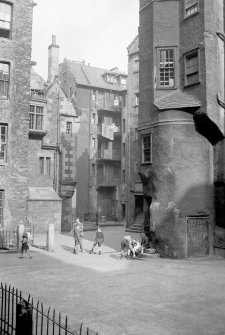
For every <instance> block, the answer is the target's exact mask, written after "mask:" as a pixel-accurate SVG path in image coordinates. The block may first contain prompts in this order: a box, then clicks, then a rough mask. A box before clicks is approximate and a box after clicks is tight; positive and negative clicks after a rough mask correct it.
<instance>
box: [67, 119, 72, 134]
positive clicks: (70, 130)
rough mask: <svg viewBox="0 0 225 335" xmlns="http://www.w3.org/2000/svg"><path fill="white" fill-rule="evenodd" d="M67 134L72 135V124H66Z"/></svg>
mask: <svg viewBox="0 0 225 335" xmlns="http://www.w3.org/2000/svg"><path fill="white" fill-rule="evenodd" d="M66 134H67V135H72V122H69V121H67V122H66Z"/></svg>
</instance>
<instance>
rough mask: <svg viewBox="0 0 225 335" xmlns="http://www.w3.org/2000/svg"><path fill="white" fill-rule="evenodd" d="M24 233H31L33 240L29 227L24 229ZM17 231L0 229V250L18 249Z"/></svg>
mask: <svg viewBox="0 0 225 335" xmlns="http://www.w3.org/2000/svg"><path fill="white" fill-rule="evenodd" d="M24 232H26V233H28V232H29V233H31V235H32V236H33V238H34V228H33V227H30V226H27V227H26V226H25V227H24ZM20 238H21V236H18V230H17V229H16V228H14V229H6V228H2V229H0V249H9V250H17V249H18V248H19V239H20Z"/></svg>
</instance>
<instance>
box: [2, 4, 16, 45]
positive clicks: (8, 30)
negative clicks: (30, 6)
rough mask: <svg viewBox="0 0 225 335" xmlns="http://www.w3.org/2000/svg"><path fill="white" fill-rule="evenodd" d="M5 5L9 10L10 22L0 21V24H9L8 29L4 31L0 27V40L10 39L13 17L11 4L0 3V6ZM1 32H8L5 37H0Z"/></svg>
mask: <svg viewBox="0 0 225 335" xmlns="http://www.w3.org/2000/svg"><path fill="white" fill-rule="evenodd" d="M1 4H2V5H5V6H8V8H10V21H7V20H1V19H0V23H1V22H4V23H6V22H7V23H8V24H9V29H5V28H3V27H2V28H1V27H0V38H6V39H11V38H12V17H13V4H12V3H9V2H7V1H0V5H1ZM0 17H1V12H0ZM1 30H2V31H5V32H8V34H7V36H2V35H1Z"/></svg>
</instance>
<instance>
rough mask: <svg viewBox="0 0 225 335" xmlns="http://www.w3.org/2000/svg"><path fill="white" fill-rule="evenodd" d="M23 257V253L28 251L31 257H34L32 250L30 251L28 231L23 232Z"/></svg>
mask: <svg viewBox="0 0 225 335" xmlns="http://www.w3.org/2000/svg"><path fill="white" fill-rule="evenodd" d="M21 244H22V246H21V256H20V257H21V258H23V253H24V252H26V253H27V254H28V256H29V258H32V256H31V254H30V252H29V245H28V236H27V233H23V235H22V240H21Z"/></svg>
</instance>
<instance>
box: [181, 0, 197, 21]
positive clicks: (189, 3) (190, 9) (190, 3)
mask: <svg viewBox="0 0 225 335" xmlns="http://www.w3.org/2000/svg"><path fill="white" fill-rule="evenodd" d="M184 6H185V7H184V11H185V14H184V15H185V17H188V16H191V15H193V14H195V13H197V12H198V0H185V2H184Z"/></svg>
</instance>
